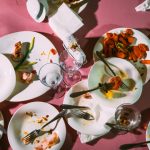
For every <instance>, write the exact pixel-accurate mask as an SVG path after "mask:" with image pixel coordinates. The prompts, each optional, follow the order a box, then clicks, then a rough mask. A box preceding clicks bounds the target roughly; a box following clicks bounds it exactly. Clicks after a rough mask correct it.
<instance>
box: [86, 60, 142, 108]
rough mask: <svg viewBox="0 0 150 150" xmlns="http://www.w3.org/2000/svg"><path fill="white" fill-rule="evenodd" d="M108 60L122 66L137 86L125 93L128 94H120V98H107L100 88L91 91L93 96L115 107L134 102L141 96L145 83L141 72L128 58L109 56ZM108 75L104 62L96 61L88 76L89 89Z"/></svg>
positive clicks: (119, 66)
mask: <svg viewBox="0 0 150 150" xmlns="http://www.w3.org/2000/svg"><path fill="white" fill-rule="evenodd" d="M107 60H108V62H110V63H111V64H113V65H115V66H116V67H118V68H120V69H121V71H123V72H124V73H125V74H127V78H130V79H133V80H134V82H135V87H134V89H133V90H132V91H129V92H126V93H124V94H126V95H125V96H119V97H118V98H112V99H107V98H106V96H105V95H104V94H103V93H102V92H101V91H100V90H95V91H93V92H91V93H92V95H93V97H94V98H95V99H97V100H99V101H100V103H101V105H104V106H106V107H110V108H114V109H115V108H117V107H118V106H119V105H121V104H123V103H131V104H134V103H135V102H137V101H138V99H139V98H140V96H141V93H142V89H143V83H142V79H141V76H140V74H139V72H138V71H137V70H136V68H135V67H134V66H133V65H132V64H131V63H130V62H128V61H127V60H124V59H120V58H115V57H112V58H109V59H107ZM114 69H115V68H114ZM106 75H108V74H107V73H106V70H105V65H104V63H103V62H102V61H97V62H96V63H94V65H93V66H92V68H91V70H90V73H89V76H88V85H89V89H92V88H94V87H97V86H98V83H100V82H102V81H103V79H104V77H106ZM103 82H104V81H103ZM122 94H123V93H122Z"/></svg>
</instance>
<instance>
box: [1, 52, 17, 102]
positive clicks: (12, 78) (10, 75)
mask: <svg viewBox="0 0 150 150" xmlns="http://www.w3.org/2000/svg"><path fill="white" fill-rule="evenodd" d="M15 85H16V74H15V70H14V67H13V65H12V64H11V63H10V61H9V59H8V58H7V57H6V56H4V55H2V54H0V90H1V92H0V102H1V101H4V100H6V99H7V98H8V97H9V96H10V95H11V93H12V92H13V90H14V88H15Z"/></svg>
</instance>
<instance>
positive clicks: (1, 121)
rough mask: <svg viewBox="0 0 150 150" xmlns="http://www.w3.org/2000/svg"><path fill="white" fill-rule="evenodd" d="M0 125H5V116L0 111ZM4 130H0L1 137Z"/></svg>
mask: <svg viewBox="0 0 150 150" xmlns="http://www.w3.org/2000/svg"><path fill="white" fill-rule="evenodd" d="M0 125H2V126H4V118H3V115H2V113H1V111H0ZM2 135H3V132H2V131H1V130H0V139H1V138H2Z"/></svg>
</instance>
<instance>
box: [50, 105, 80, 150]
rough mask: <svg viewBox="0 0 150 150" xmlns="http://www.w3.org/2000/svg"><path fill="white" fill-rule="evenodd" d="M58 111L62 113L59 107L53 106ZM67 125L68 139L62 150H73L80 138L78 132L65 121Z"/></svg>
mask: <svg viewBox="0 0 150 150" xmlns="http://www.w3.org/2000/svg"><path fill="white" fill-rule="evenodd" d="M52 105H53V106H54V107H55V108H56V109H57V110H58V111H61V110H60V108H59V106H58V105H54V104H52ZM64 122H65V125H66V139H65V142H64V144H63V146H62V148H61V150H71V149H72V148H73V145H74V143H75V141H76V139H77V137H78V135H77V131H75V130H73V129H72V128H71V127H70V126H69V125H68V123H67V121H66V120H65V119H64Z"/></svg>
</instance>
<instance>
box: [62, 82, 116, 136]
mask: <svg viewBox="0 0 150 150" xmlns="http://www.w3.org/2000/svg"><path fill="white" fill-rule="evenodd" d="M87 89H88V83H87V80H82V81H80V82H78V83H77V84H75V85H74V86H73V87H72V88H70V90H69V91H68V92H67V93H66V94H65V97H64V102H63V103H64V104H71V105H80V106H88V107H90V108H91V109H92V114H93V115H94V117H95V120H92V121H87V120H84V119H78V118H75V117H70V118H68V120H67V121H68V124H69V125H70V126H71V127H72V128H73V129H75V130H77V131H79V132H81V133H84V134H88V135H99V136H102V135H104V134H106V133H108V132H109V131H110V128H109V127H108V126H106V125H105V123H106V122H107V121H109V120H110V119H112V116H113V113H110V112H107V111H106V110H107V109H105V108H104V107H101V105H100V103H99V102H98V101H96V100H95V99H93V98H92V99H86V98H84V96H80V97H76V98H71V97H70V94H71V93H72V92H77V91H79V90H87Z"/></svg>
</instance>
